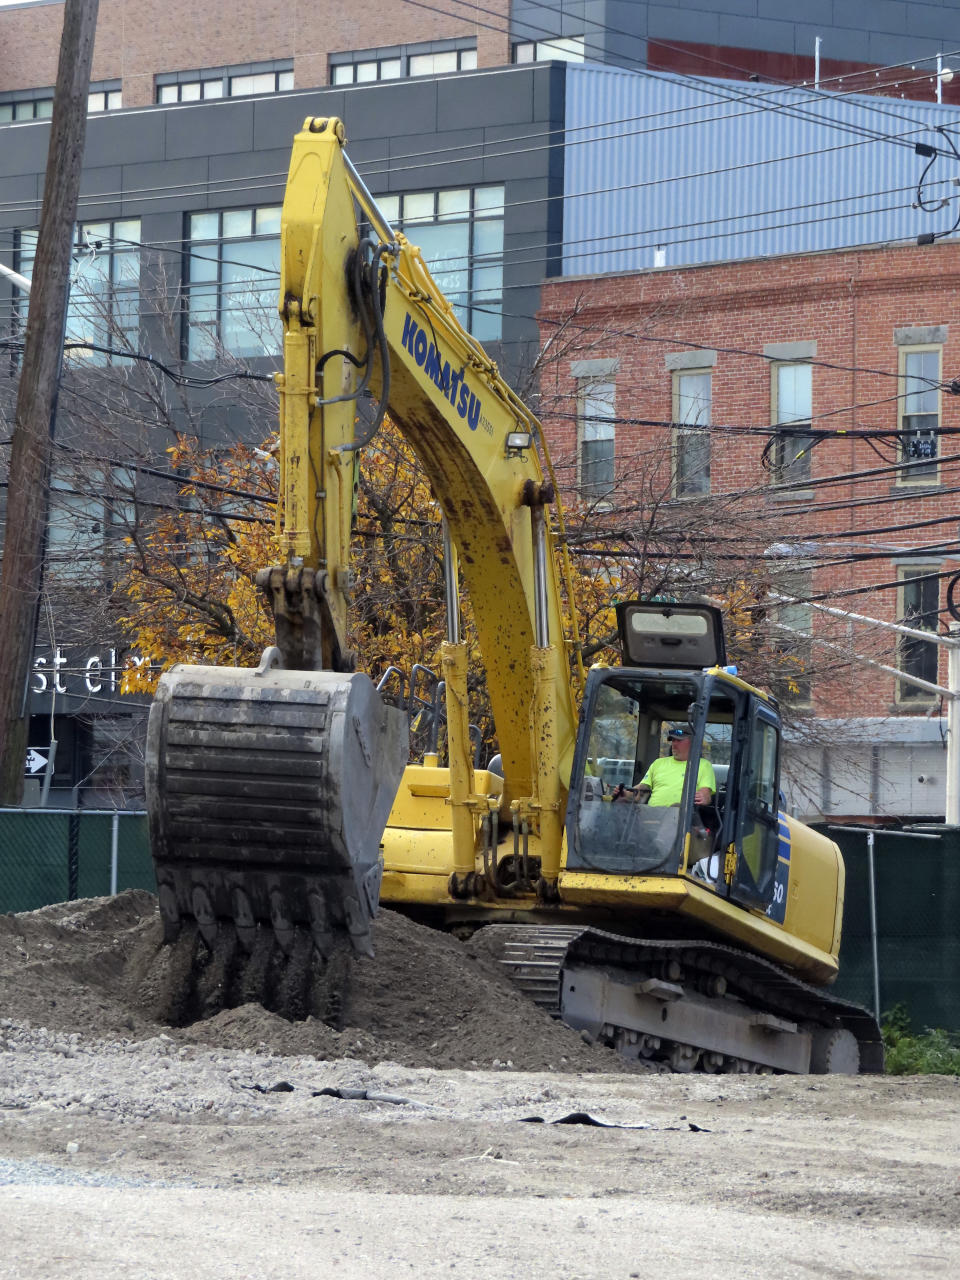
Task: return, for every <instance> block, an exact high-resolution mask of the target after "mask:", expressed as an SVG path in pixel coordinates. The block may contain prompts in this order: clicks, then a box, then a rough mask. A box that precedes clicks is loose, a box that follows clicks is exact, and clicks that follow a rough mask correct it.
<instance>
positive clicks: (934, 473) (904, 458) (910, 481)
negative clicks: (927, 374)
mask: <svg viewBox="0 0 960 1280" xmlns="http://www.w3.org/2000/svg"><path fill="white" fill-rule="evenodd" d="M926 352H933V353H936V356H937V380H938V382H939V380H940V379H941V378H942V377H943V344H942V343H918V344H916V345H914V346H906V345H904V346H901V347H900V348H899V356H898V374H899V381H898V390H899V395H898V399H897V431H898V433H899V435H898V438H899V446H898V453H899V457H900V461H901V462H916V461H919V459H914V458H911V457H910V456H909V453H908V452H907V449H906V447H905V446H906V444H907V440H906V432H907V430H908V428H907V427H905V425H904V423H905V421H906V419H907V418H909V417H911V416H913V415H911V414H910V413H909V410H910V409H911V408H912V407H913V406H911V404H910V403H909V402H910V397H911V394H914V393H911V392H909V391H908V390H907V379H908V377H916V376H917V375H916V374H909V373H908V371H907V365H908V362H909V359H910V357H911V356H912V355H922V354H924V353H926ZM930 394H931V395H934V396H935V397H936V405H937V407H936V412H935V414H929V415H924V416H930V417H936V426H935V427H931V428H924V431H931V432H932V433H933V437H934V447H935V448H936V453H935V455H934V457H933V458H932V459H931V462H930V469H929V470H927V468H926V467H922V466H910V467H908V468H907V469H906V470H904V471H898V472H897V479H896V483H897V484H898V485H910V486H912V485H938V484H939V483H940V439H941V436H940V428H941V426H942V425H943V395H942V393H941V391H940V388H939V386H937V387H935V388H934V387H931V388H930ZM915 434H920V433H915Z"/></svg>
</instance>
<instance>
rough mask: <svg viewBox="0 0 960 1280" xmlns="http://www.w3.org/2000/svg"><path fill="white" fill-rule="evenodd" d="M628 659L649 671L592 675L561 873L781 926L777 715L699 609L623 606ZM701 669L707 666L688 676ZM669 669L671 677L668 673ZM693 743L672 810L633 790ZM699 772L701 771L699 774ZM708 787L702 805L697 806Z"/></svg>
mask: <svg viewBox="0 0 960 1280" xmlns="http://www.w3.org/2000/svg"><path fill="white" fill-rule="evenodd" d="M619 614H620V618H619V621H620V630H621V639H622V642H623V648H624V655H625V657H626V658H627V660H628V661H629V660H630V659H631V658H632V659H634V660H636V659H638V658H639V659H641V660H644V661H645V662H646V661H649V660H656V661H657V664H658V665H657V666H656V667H653V668H652V669H651V667H649V666H647V665H644V666H632V665H631V666H627V667H623V668H596V669H594V670H593V671H591V672H590V674H589V676H588V680H587V687H586V690H585V696H584V703H583V711H582V715H581V724H580V733H579V735H578V747H577V752H576V756H575V760H574V768H573V778H572V785H571V800H570V804H569V807H568V814H567V863H566V865H567V869H568V870H578V871H592V872H600V873H603V874H609V875H621V876H622V875H637V876H683V877H686V878H689V879H691V880H693V881H695V882H697V883H699V884H700V885H701V886H702V887H705V888H707V889H709V890H711V891H712V892H714V893H717V894H719V895H721V896H723V897H727V898H729V899H731V900H732V901H734V902H737V903H739V904H740V905H742V906H744V907H748V908H753V909H759V910H762V911H764V912H765V913H766V914H768V915H770V916H771V918H774V919H777V918H778V915H777V913H778V911H779V919H778V922H779V923H782V920H783V913H782V902H783V899H784V897H785V883H784V874H785V871H784V868H783V867H782V866H781V861H783V862H784V863H785V866H786V868H787V869H788V867H789V850H788V849H787V856H786V858H783V859H782V858H781V854H782V849H781V845H782V843H783V841H782V833H781V820H780V815H779V812H778V799H779V760H780V720H779V714H778V712H777V708H776V704H775V703H774V702H773V701H772V700H771V699H769V698H767V697H765V696H764V695H763V694H761V693H759V692H758V691H757V690H755V689H752V688H751V687H750V686H749V685H747V684H746V683H745V682H743V681H742V680H740V679H738V678H737V676H736V675H735V674H734V673H733V672H732V671H731V670H730V669H729V668H724V667H722V666H721V665H719V662H722V660H723V659H724V658H725V652H724V648H723V634H722V626H721V623H720V619H719V614H718V612H717V611H716V610H714V609H712V608H711V607H709V606H699V605H698V606H690V605H666V606H663V605H659V604H657V605H650V604H636V603H631V604H624V605H621V606H619ZM700 659H706V662H707V664H708V665H707V667H706V668H703V667H700V668H699V669H697V666H696V665H695V664H696V663H697V662H698V661H699V660H700ZM668 664H669V665H668ZM680 736H683V737H686V738H688V739H689V740H690V748H689V756H688V759H687V764H686V768H685V771H684V773H683V781H682V790H681V791H680V793H679V796H678V797H677V798H676V799H673V798H671V799H670V800H669V801H667V802H665V801H664V800H663V799H662V798H659V799H658V795H657V792H656V789H654V793H653V795H651V796H649V800H650V803H645V801H646V799H647V796H646V794H645V792H644V791H643V790H641V786H640V784H641V783H642V782H643V780H644V779H647V778H648V777H649V771H650V768H651V765H653V763H654V761H656V760H657V759H658V758H659V757H661V756H665V755H669V754H670V753H671V748H670V739H671V738H676V737H680ZM702 762H707V763H706V764H702ZM704 789H708V790H709V792H710V801H709V803H706V804H705V803H700V804H698V803H697V794H698V791H699V792H700V798H701V800H702V791H703V790H704Z"/></svg>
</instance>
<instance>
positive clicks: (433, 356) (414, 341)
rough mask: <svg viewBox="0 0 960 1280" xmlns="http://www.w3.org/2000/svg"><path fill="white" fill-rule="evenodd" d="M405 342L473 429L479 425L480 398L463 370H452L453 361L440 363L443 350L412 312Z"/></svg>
mask: <svg viewBox="0 0 960 1280" xmlns="http://www.w3.org/2000/svg"><path fill="white" fill-rule="evenodd" d="M401 340H402V342H403V345H404V347H406V349H407V351H409V352H410V354H411V355H412V356H413V358H414V360H416V362H417V364H418V365H419V366H420V368H421V369H422V370H423V371H424V373H425V374H426V375H427V377H428V378H429V379H430V380H431V382H432V383H433V384H434V386H435V387H436V388H437V389H438V390H439V391H442V392H443V394H444V395H445V396H446V398H447V399H448V400H449V401H450V403H451V404H452V405H453V407H454V408H455V409H456V411H457V413H459V415H460V417H461V418H465V419H466V422H467V426H468V427H469V428H470V430H471V431H476V429H477V427H478V426H479V424H480V397H479V396H475V395H474V394H473V392H472V391H471V390H470V388H469V387H468V386H467V384H466V383H465V382H464V379H463V369H451V367H450V361H449V360H444V361H443V363H442V364H441V362H440V352H439V351H438V350H437V348H436V346H435V345H434V343H432V342H431V341H430V340H429V339H428V338H427V335H426V332H425V331H424V330H423V329H421V328H420V326H419V325H418V324H416V323H415V322H414V321H413V320H412V319H411V318H410V316H409V315H406V316H404V318H403V337H402V339H401Z"/></svg>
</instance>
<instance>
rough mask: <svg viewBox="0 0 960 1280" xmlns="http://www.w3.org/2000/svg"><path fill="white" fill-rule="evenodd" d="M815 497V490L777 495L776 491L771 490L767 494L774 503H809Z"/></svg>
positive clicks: (792, 490)
mask: <svg viewBox="0 0 960 1280" xmlns="http://www.w3.org/2000/svg"><path fill="white" fill-rule="evenodd" d="M813 496H814V491H813V489H791V490H790V492H789V493H777V491H776V489H770V490H768V492H767V497H768V498H772V499H773V501H774V502H809V501H810V499H811V498H812V497H813Z"/></svg>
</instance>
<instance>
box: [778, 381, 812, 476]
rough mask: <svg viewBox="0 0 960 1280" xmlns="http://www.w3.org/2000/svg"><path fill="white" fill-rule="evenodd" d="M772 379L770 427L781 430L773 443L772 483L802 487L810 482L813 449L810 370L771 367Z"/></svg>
mask: <svg viewBox="0 0 960 1280" xmlns="http://www.w3.org/2000/svg"><path fill="white" fill-rule="evenodd" d="M772 376H773V387H772V395H773V406H772V407H773V413H772V420H773V425H774V426H779V427H782V428H783V430H781V431H778V432H777V434H776V436H775V437H774V441H773V478H774V483H775V484H803V483H805V482H806V481H808V480H809V479H810V450H811V448H812V447H813V438H812V436H811V435H810V422H811V419H812V417H813V403H812V402H813V366H812V365H809V364H775V365H774V366H773V374H772Z"/></svg>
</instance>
